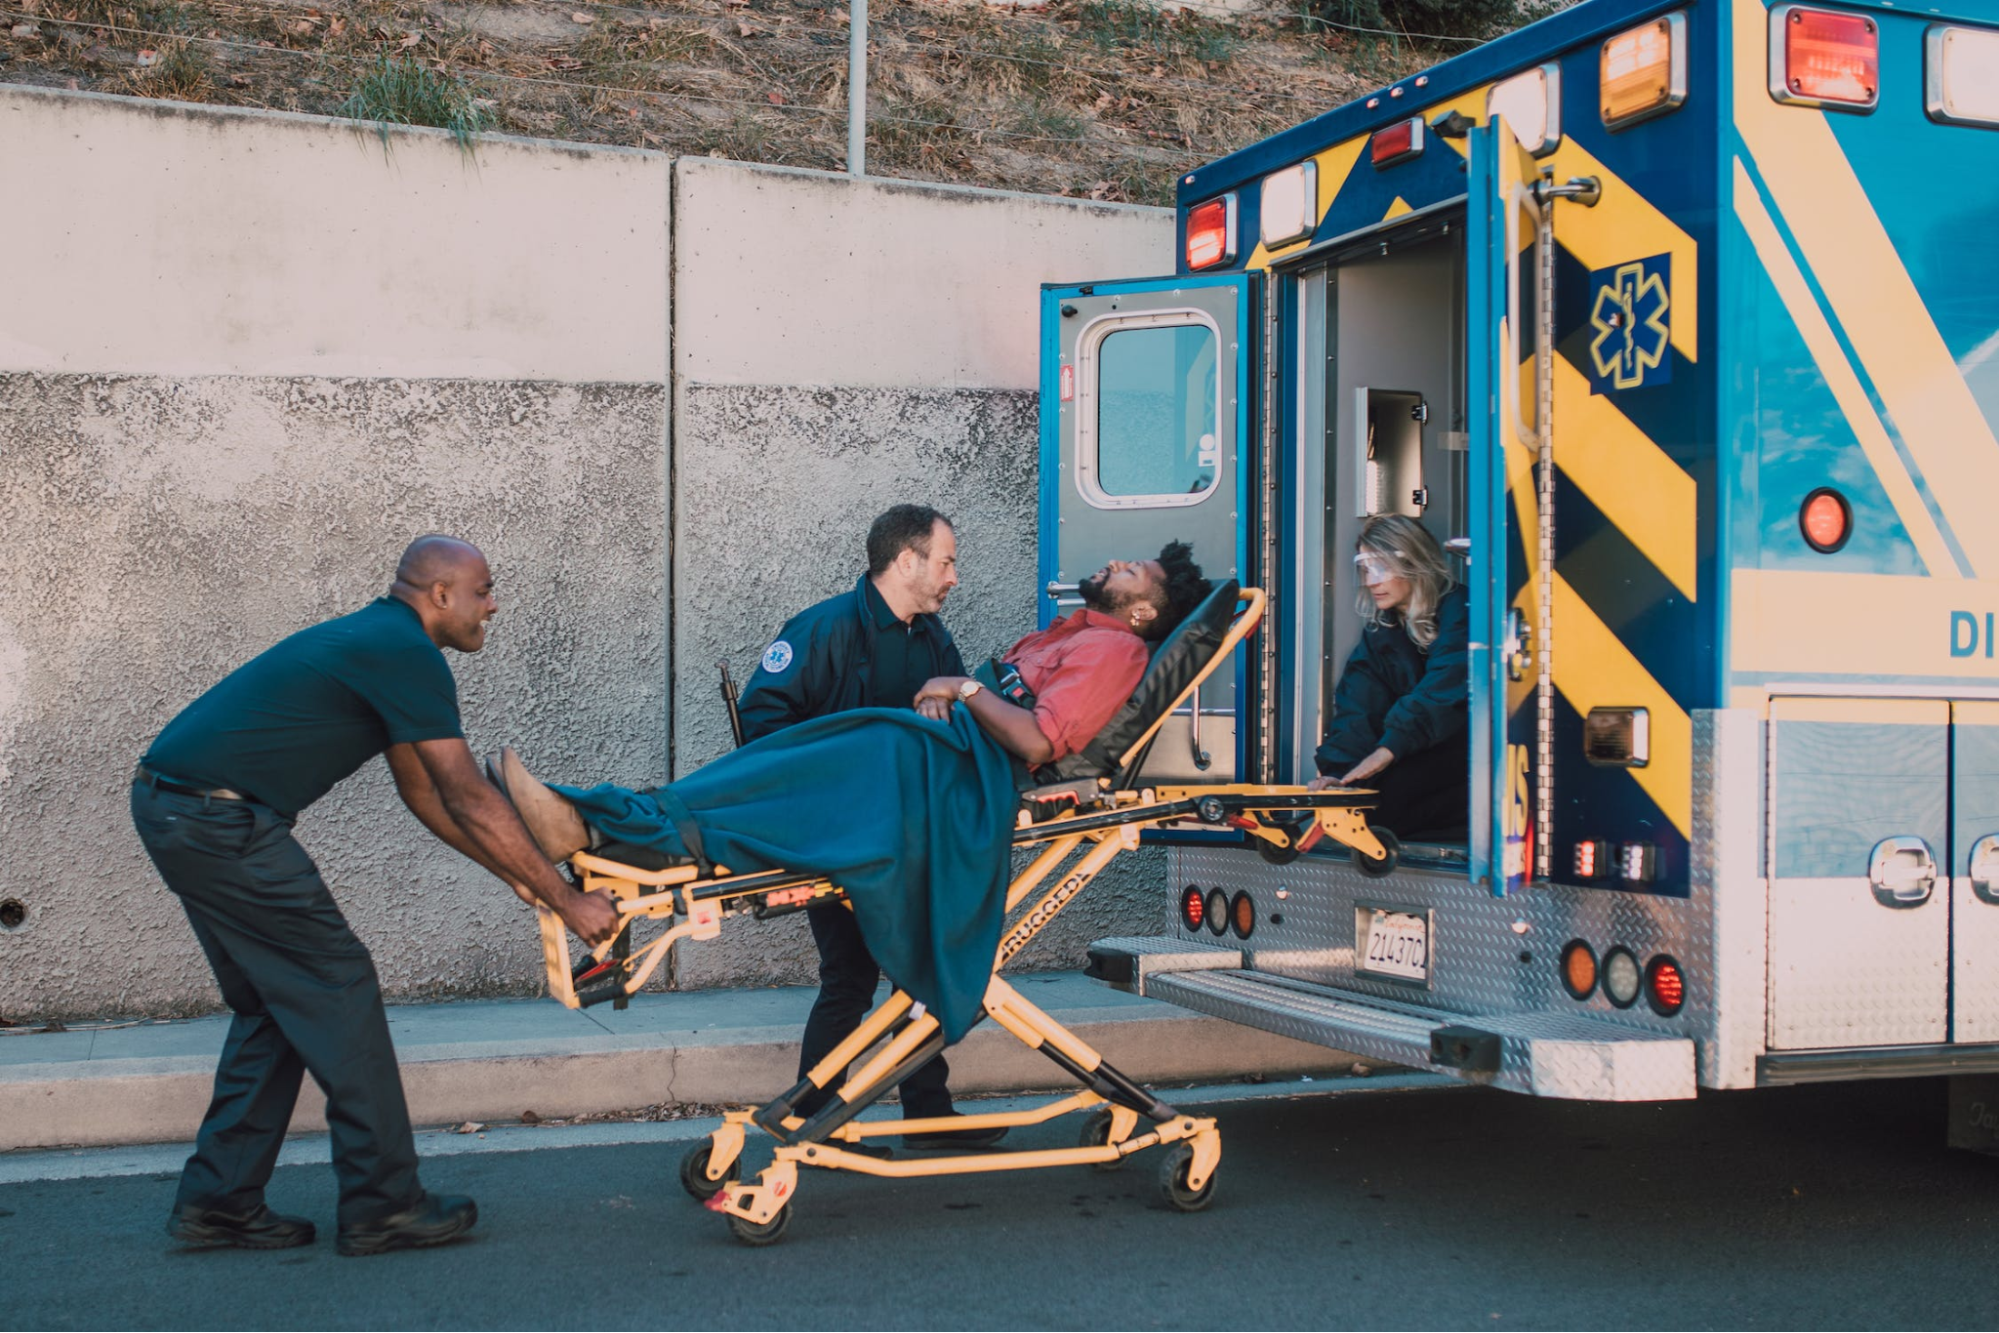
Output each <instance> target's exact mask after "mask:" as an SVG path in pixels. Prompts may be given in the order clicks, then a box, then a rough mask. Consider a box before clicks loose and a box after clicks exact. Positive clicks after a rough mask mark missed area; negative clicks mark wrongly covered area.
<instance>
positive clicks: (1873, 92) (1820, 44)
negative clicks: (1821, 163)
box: [1770, 5, 1881, 111]
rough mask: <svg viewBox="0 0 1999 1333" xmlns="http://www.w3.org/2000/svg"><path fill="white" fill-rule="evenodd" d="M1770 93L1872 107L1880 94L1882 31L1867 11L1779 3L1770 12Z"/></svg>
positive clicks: (1861, 108)
mask: <svg viewBox="0 0 1999 1333" xmlns="http://www.w3.org/2000/svg"><path fill="white" fill-rule="evenodd" d="M1770 95H1771V96H1772V97H1775V98H1776V99H1777V100H1778V101H1780V102H1792V103H1797V104H1799V105H1803V106H1825V107H1834V108H1846V109H1848V110H1855V111H1866V110H1871V109H1872V108H1873V106H1874V103H1875V101H1876V100H1877V99H1878V98H1879V97H1880V95H1881V29H1880V26H1879V25H1878V24H1876V23H1875V22H1874V20H1873V19H1871V18H1869V17H1868V16H1867V15H1865V14H1852V13H1846V12H1844V11H1841V10H1834V9H1806V8H1805V7H1803V6H1802V5H1778V6H1777V7H1776V8H1775V9H1772V10H1771V11H1770Z"/></svg>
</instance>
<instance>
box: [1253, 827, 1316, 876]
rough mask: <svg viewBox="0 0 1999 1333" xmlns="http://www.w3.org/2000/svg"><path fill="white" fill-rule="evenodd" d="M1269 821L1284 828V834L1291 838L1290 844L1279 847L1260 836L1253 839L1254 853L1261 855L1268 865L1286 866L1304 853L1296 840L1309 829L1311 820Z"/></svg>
mask: <svg viewBox="0 0 1999 1333" xmlns="http://www.w3.org/2000/svg"><path fill="white" fill-rule="evenodd" d="M1271 822H1272V823H1273V824H1276V826H1277V827H1278V828H1281V829H1283V830H1284V832H1285V834H1286V836H1288V837H1289V838H1290V839H1291V845H1290V846H1289V847H1279V846H1278V845H1277V844H1276V843H1274V842H1265V841H1264V840H1263V839H1262V838H1256V839H1254V841H1255V843H1256V854H1257V855H1258V856H1260V857H1262V858H1263V859H1264V861H1265V862H1266V863H1267V864H1269V865H1274V866H1288V865H1290V864H1291V863H1292V862H1293V861H1296V860H1297V859H1298V858H1299V857H1300V856H1303V855H1304V852H1303V851H1302V850H1301V849H1300V848H1299V846H1298V842H1299V840H1300V839H1301V838H1303V837H1304V836H1305V834H1306V833H1307V832H1309V831H1310V830H1311V827H1312V821H1311V820H1309V819H1308V820H1306V821H1305V822H1303V823H1293V822H1290V821H1288V820H1272V821H1271Z"/></svg>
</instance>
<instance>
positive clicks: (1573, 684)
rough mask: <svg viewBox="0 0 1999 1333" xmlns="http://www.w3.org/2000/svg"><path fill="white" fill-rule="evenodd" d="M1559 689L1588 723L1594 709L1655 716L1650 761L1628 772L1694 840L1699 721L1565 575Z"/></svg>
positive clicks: (1559, 580) (1558, 602)
mask: <svg viewBox="0 0 1999 1333" xmlns="http://www.w3.org/2000/svg"><path fill="white" fill-rule="evenodd" d="M1555 688H1556V689H1558V690H1560V691H1561V693H1562V697H1563V698H1565V699H1567V700H1568V701H1569V706H1570V707H1571V708H1573V709H1575V710H1576V712H1577V713H1579V714H1581V715H1582V716H1584V717H1588V716H1589V710H1590V709H1592V708H1643V709H1646V710H1648V711H1649V712H1650V713H1651V723H1652V757H1651V762H1649V763H1647V764H1646V765H1645V767H1643V768H1634V769H1629V770H1627V771H1628V772H1629V773H1630V774H1631V776H1632V778H1634V779H1635V780H1636V781H1637V783H1638V785H1639V786H1640V787H1642V788H1644V790H1645V794H1646V795H1647V796H1650V797H1651V798H1652V803H1653V804H1654V805H1656V806H1658V807H1659V810H1660V812H1661V813H1662V814H1664V815H1665V816H1666V818H1667V819H1669V820H1671V821H1672V822H1673V827H1674V828H1676V829H1678V830H1679V831H1680V836H1682V837H1692V836H1693V753H1694V727H1693V719H1692V718H1690V717H1689V716H1688V715H1687V711H1686V710H1685V709H1684V708H1682V707H1680V705H1679V702H1678V701H1677V700H1675V699H1674V698H1673V696H1672V695H1670V694H1668V693H1667V692H1666V688H1665V687H1664V686H1663V685H1661V684H1659V682H1658V681H1656V680H1654V679H1653V678H1652V673H1651V672H1649V671H1647V670H1646V669H1645V667H1644V665H1643V664H1642V663H1640V662H1639V660H1638V659H1637V658H1636V657H1634V656H1632V653H1631V650H1630V649H1629V648H1627V647H1625V646H1624V641H1623V640H1621V639H1619V638H1618V637H1617V635H1616V633H1615V632H1614V631H1612V630H1611V628H1610V627H1609V626H1608V625H1606V624H1604V623H1603V621H1602V620H1600V619H1598V618H1597V614H1596V612H1595V611H1593V610H1591V609H1590V605H1589V603H1588V602H1586V601H1584V600H1583V598H1582V595H1581V594H1580V593H1578V592H1576V590H1575V589H1574V588H1571V587H1570V586H1569V584H1568V581H1567V580H1566V579H1564V578H1563V577H1562V576H1561V575H1560V574H1557V575H1555ZM1563 758H1564V759H1567V760H1569V761H1570V762H1572V763H1573V762H1577V761H1576V760H1574V758H1573V757H1571V756H1567V755H1564V756H1563ZM1558 771H1559V770H1558Z"/></svg>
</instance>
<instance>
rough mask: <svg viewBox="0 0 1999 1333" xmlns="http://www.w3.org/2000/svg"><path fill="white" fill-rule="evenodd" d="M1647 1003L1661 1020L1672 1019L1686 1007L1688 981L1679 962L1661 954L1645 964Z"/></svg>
mask: <svg viewBox="0 0 1999 1333" xmlns="http://www.w3.org/2000/svg"><path fill="white" fill-rule="evenodd" d="M1645 1001H1646V1003H1647V1004H1650V1005H1651V1006H1652V1012H1653V1013H1655V1014H1658V1015H1659V1016H1660V1017H1661V1018H1671V1017H1672V1016H1673V1015H1674V1014H1677V1013H1679V1012H1680V1010H1681V1009H1682V1008H1683V1007H1684V1006H1685V1005H1686V1002H1687V979H1686V977H1685V976H1684V975H1682V973H1681V972H1680V964H1679V962H1678V961H1677V960H1675V959H1672V958H1668V957H1667V956H1666V955H1665V954H1660V955H1659V956H1658V957H1656V958H1654V959H1653V960H1652V961H1651V962H1649V963H1647V964H1645Z"/></svg>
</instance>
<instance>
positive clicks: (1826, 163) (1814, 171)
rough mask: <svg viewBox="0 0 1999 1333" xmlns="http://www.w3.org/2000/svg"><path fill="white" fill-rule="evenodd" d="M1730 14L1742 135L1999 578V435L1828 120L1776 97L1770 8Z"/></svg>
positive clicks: (1984, 563) (1923, 458) (1861, 351)
mask: <svg viewBox="0 0 1999 1333" xmlns="http://www.w3.org/2000/svg"><path fill="white" fill-rule="evenodd" d="M1734 12H1735V51H1736V56H1735V126H1736V129H1737V131H1738V132H1740V134H1741V135H1742V140H1743V142H1744V143H1745V144H1747V145H1748V147H1749V151H1750V155H1751V157H1752V159H1753V160H1754V161H1755V163H1756V168H1757V170H1758V172H1759V173H1761V175H1762V177H1763V180H1764V182H1765V183H1766V184H1767V185H1768V187H1769V190H1770V196H1771V199H1772V201H1773V202H1774V203H1775V204H1776V206H1777V211H1778V212H1779V214H1781V216H1782V217H1783V219H1784V221H1785V222H1786V223H1787V224H1789V226H1790V229H1791V235H1792V236H1793V237H1795V238H1796V240H1797V242H1798V247H1799V248H1800V249H1801V250H1802V251H1803V252H1804V256H1805V262H1806V264H1807V265H1809V266H1810V269H1811V272H1812V275H1813V276H1814V277H1816V278H1817V279H1818V282H1819V288H1820V290H1821V291H1823V292H1824V293H1825V295H1826V300H1827V301H1828V302H1829V303H1830V304H1831V306H1832V310H1833V314H1834V315H1835V316H1836V317H1837V318H1838V320H1839V323H1840V327H1841V328H1842V329H1843V330H1844V332H1845V333H1846V336H1847V338H1848V339H1849V340H1850V341H1851V342H1852V344H1853V349H1854V351H1855V352H1856V353H1857V354H1858V355H1859V357H1860V362H1861V364H1862V365H1863V366H1864V367H1866V369H1867V374H1868V376H1869V378H1871V379H1872V380H1873V381H1874V387H1875V390H1876V391H1877V392H1878V393H1880V395H1881V401H1882V403H1883V405H1884V406H1886V408H1887V409H1888V415H1889V416H1890V417H1891V418H1892V419H1893V420H1894V422H1895V424H1896V425H1897V426H1898V427H1899V428H1900V430H1901V433H1902V439H1903V442H1904V443H1905V444H1906V445H1907V446H1908V449H1909V453H1910V456H1911V457H1912V458H1913V459H1914V460H1915V464H1916V466H1917V467H1918V468H1920V469H1921V470H1922V474H1923V477H1924V479H1925V480H1926V481H1927V482H1928V483H1929V491H1930V494H1931V495H1932V496H1933V497H1935V499H1936V502H1937V504H1938V506H1939V507H1940V508H1941V509H1942V510H1943V513H1944V517H1945V519H1947V520H1948V521H1949V523H1950V526H1951V531H1952V532H1953V533H1954V534H1955V535H1956V537H1957V540H1958V544H1959V545H1960V546H1961V547H1962V549H1963V550H1964V553H1965V555H1966V557H1967V558H1969V560H1970V561H1971V565H1972V568H1973V569H1974V570H1976V571H1977V573H1978V574H1979V575H1980V576H1981V577H1988V578H1989V577H1999V523H1994V522H1992V521H1991V513H1992V498H1993V497H1994V496H1995V495H1999V439H1995V438H1994V436H1993V434H1992V427H1991V426H1990V424H1989V423H1987V421H1986V420H1985V416H1984V414H1983V413H1982V412H1980V411H1979V410H1978V403H1977V402H1976V400H1974V399H1973V398H1972V396H1971V390H1970V389H1969V388H1968V387H1967V386H1966V385H1965V382H1964V376H1963V375H1961V374H1959V373H1958V369H1957V365H1956V363H1955V362H1954V361H1953V360H1952V359H1951V355H1950V349H1949V348H1948V347H1947V346H1945V344H1944V340H1943V335H1942V334H1940V333H1938V332H1937V326H1936V322H1935V321H1934V320H1933V319H1931V318H1930V312H1929V308H1928V307H1927V306H1925V305H1924V304H1923V298H1922V295H1921V293H1919V292H1918V291H1917V290H1916V284H1915V282H1914V280H1913V279H1911V278H1910V277H1909V271H1908V269H1907V268H1906V267H1904V265H1903V263H1902V258H1901V256H1900V255H1899V254H1898V253H1897V252H1896V250H1895V243H1894V241H1893V240H1891V239H1890V238H1889V236H1888V232H1887V229H1886V228H1885V227H1883V226H1882V224H1881V219H1880V217H1879V215H1878V214H1876V213H1875V211H1874V205H1873V203H1872V201H1870V200H1869V199H1868V197H1867V190H1866V188H1865V187H1864V186H1862V185H1861V183H1860V179H1859V177H1857V176H1856V175H1855V174H1854V171H1853V166H1852V164H1851V163H1849V162H1848V161H1847V158H1846V154H1845V153H1843V152H1842V151H1841V150H1840V146H1839V140H1838V139H1837V138H1836V137H1835V136H1834V135H1833V132H1832V127H1831V126H1830V125H1828V124H1827V123H1826V117H1825V113H1824V112H1822V111H1817V110H1814V109H1812V108H1809V107H1795V106H1780V105H1778V104H1777V103H1776V102H1775V101H1773V100H1772V99H1771V97H1770V94H1769V90H1768V89H1767V87H1766V86H1765V84H1764V80H1765V77H1766V76H1765V66H1764V56H1763V53H1764V51H1765V49H1766V47H1767V45H1768V41H1769V38H1768V33H1767V29H1768V26H1769V25H1768V19H1767V15H1766V13H1765V11H1764V8H1763V6H1762V5H1761V4H1760V3H1758V0H1735V10H1734ZM1906 188H1913V186H1907V187H1906ZM1678 276H1679V275H1678V274H1677V273H1675V274H1674V277H1675V279H1676V281H1675V283H1674V285H1675V286H1676V287H1677V286H1678V285H1679V284H1678V282H1677V278H1678Z"/></svg>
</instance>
